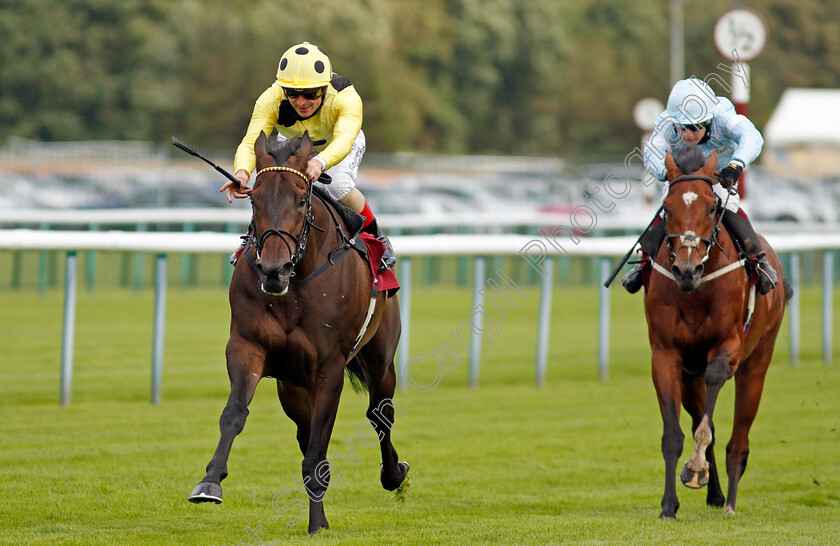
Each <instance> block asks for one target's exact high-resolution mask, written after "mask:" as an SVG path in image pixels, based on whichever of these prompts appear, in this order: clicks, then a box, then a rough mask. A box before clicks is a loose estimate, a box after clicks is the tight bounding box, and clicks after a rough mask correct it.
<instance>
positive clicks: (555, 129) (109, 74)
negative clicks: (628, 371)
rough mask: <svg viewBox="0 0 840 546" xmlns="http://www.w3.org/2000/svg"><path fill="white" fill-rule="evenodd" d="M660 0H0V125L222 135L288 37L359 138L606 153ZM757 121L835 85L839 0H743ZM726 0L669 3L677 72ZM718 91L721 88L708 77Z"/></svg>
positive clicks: (66, 133)
mask: <svg viewBox="0 0 840 546" xmlns="http://www.w3.org/2000/svg"><path fill="white" fill-rule="evenodd" d="M669 5H670V0H638V1H636V2H626V1H625V0H564V1H560V0H320V1H319V2H316V3H314V4H306V5H304V6H303V7H302V6H301V4H300V3H299V2H292V1H290V0H0V36H4V39H3V40H0V142H1V141H3V140H5V138H7V137H8V136H11V135H15V136H20V137H24V138H32V139H40V140H47V141H61V140H100V139H127V140H151V141H159V142H165V141H166V140H167V139H168V137H169V136H170V135H173V134H175V135H179V136H180V137H183V138H184V139H186V140H188V141H189V142H191V143H195V144H196V145H201V146H212V147H219V148H228V149H232V148H233V147H235V146H236V144H238V142H239V139H240V138H241V136H242V134H243V132H244V130H245V127H246V126H247V123H248V120H249V117H250V113H251V110H252V107H253V104H254V100H255V99H256V97H257V96H258V95H259V94H260V93H261V92H262V91H263V90H264V89H265V88H266V87H268V86H269V85H270V84H271V83H272V81H273V80H274V75H275V72H276V69H277V62H278V61H279V57H280V55H281V54H282V52H283V51H285V49H286V48H287V47H289V46H290V45H292V44H294V43H297V42H300V41H309V42H312V43H317V44H318V45H320V46H321V47H322V48H323V49H324V50H325V51H326V52H327V53H328V54H329V56H330V58H331V60H332V62H333V69H334V70H335V71H336V72H337V73H339V74H341V75H343V76H345V77H347V78H349V79H350V80H351V81H352V82H353V83H354V84H355V86H356V88H357V90H358V91H359V93H360V95H361V96H362V98H363V100H364V104H365V120H364V129H365V133H366V135H367V137H368V149H369V150H375V151H380V152H389V151H404V150H411V151H430V152H444V153H500V154H525V155H541V156H545V155H570V154H596V155H597V154H623V153H626V152H628V151H629V150H632V149H633V147H635V146H636V145H637V144H638V141H639V129H638V128H637V127H636V126H635V124H634V122H633V119H632V109H633V106H634V104H635V103H636V102H637V101H638V100H640V99H642V98H644V97H656V98H658V99H659V100H661V101H662V102H663V103H664V102H665V99H666V98H667V94H668V91H669V89H670V83H671V82H670V73H669V66H670V65H669V55H670V53H669V43H670V35H669V31H670V30H669V29H670V25H669ZM748 5H749V7H752V8H753V9H755V10H757V11H758V12H759V13H760V14H761V15H762V16H763V17H764V18H765V20H766V21H767V24H768V27H769V41H768V44H767V47H766V48H765V50H764V52H763V53H762V54H761V55H760V56H759V57H758V58H757V59H756V60H754V61H753V62H751V63H750V66H751V82H750V83H751V88H750V91H751V104H750V113H751V117H752V118H753V119H754V121H755V122H756V124H757V125H758V126H759V128H761V127H763V125H764V123H766V121H767V119H768V118H769V116H770V114H771V113H772V110H773V108H774V107H775V105H776V103H777V101H778V99H779V97H780V96H781V94H782V92H783V91H784V90H785V89H786V88H787V87H840V33H836V32H833V27H834V26H835V25H836V23H837V21H840V3H837V2H823V1H821V0H752V1H750V2H749V4H748ZM731 7H732V2H731V1H730V0H704V1H698V0H693V1H690V2H688V3H687V4H686V6H685V19H684V27H685V44H686V46H685V50H686V76H688V75H698V76H701V77H702V76H704V75H707V74H709V73H710V72H714V71H715V69H716V67H717V65H718V64H719V63H721V62H723V63H727V62H728V61H725V60H724V59H723V58H722V57H721V56H720V55H719V53H718V52H717V50H716V49H715V47H714V44H713V42H712V29H713V27H714V23H715V21H716V20H717V18H718V17H720V15H721V14H723V13H724V12H725V11H727V10H728V9H730V8H731ZM717 90H718V91H719V92H720V93H721V94H725V93H724V90H723V89H717Z"/></svg>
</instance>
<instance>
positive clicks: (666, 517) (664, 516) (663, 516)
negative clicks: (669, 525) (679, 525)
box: [659, 512, 677, 521]
mask: <svg viewBox="0 0 840 546" xmlns="http://www.w3.org/2000/svg"><path fill="white" fill-rule="evenodd" d="M659 519H662V520H665V521H677V516H676V514H674V515H673V516H669V515H668V514H666V513H665V512H662V513H661V514H659Z"/></svg>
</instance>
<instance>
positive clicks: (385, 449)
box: [359, 299, 409, 491]
mask: <svg viewBox="0 0 840 546" xmlns="http://www.w3.org/2000/svg"><path fill="white" fill-rule="evenodd" d="M398 319H399V308H398V307H397V305H396V300H395V299H394V300H389V301H388V307H387V308H386V310H385V315H384V316H383V317H382V322H381V323H380V326H379V330H378V331H377V333H376V335H375V336H374V337H373V338H372V339H371V340H370V342H369V343H368V344H367V345H365V347H363V348H362V351H361V352H360V353H359V357H360V360H361V361H362V362H363V364H364V365H363V368H364V371H365V382H366V383H367V386H368V390H369V392H370V403H369V404H368V409H367V413H366V415H367V418H368V419H369V420H370V423H371V425H373V428H374V430H375V431H376V434H377V437H378V439H379V448H380V450H381V451H382V468H381V471H380V476H379V479H380V481H381V482H382V487H384V488H385V489H387V490H388V491H393V490H395V489H396V488H398V487H399V486H400V484H401V483H402V482H403V480H405V477H406V475H407V474H408V468H409V466H408V463H406V462H399V456H398V455H397V450H396V449H394V446H393V444H392V443H391V429H392V428H393V427H394V415H395V413H396V411H399V412H400V414H401V415H403V416H404V415H405V413H404V412H403V411H402V409H400V408H399V406H397V405H396V403H395V402H394V389H395V387H396V383H397V374H396V372H395V371H394V354H395V352H396V344H397V341H398V339H399V331H400V330H399V328H400V326H399V321H398Z"/></svg>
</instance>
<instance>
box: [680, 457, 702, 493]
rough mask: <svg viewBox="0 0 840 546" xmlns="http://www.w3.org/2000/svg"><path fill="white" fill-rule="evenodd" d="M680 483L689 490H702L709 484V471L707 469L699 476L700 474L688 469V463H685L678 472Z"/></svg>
mask: <svg viewBox="0 0 840 546" xmlns="http://www.w3.org/2000/svg"><path fill="white" fill-rule="evenodd" d="M680 481H681V482H682V483H683V485H684V486H686V487H689V488H691V489H702V488H704V487H706V484H708V483H709V469H708V468H707V469H706V470H705V472H703V475H701V474H700V472H695V471H693V470H691V469H689V468H688V463H686V464H685V466H683V469H682V471H680Z"/></svg>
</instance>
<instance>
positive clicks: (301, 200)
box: [298, 197, 306, 207]
mask: <svg viewBox="0 0 840 546" xmlns="http://www.w3.org/2000/svg"><path fill="white" fill-rule="evenodd" d="M303 206H306V197H301V198H300V201H299V202H298V207H303Z"/></svg>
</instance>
